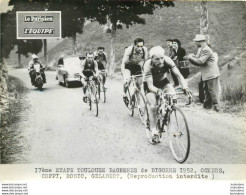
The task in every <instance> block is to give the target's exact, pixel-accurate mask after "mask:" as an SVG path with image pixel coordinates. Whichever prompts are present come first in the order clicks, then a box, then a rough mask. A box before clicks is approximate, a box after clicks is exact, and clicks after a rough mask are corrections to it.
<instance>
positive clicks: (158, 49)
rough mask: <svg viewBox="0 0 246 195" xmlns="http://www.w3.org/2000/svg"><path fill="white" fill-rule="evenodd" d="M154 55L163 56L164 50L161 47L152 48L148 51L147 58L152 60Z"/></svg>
mask: <svg viewBox="0 0 246 195" xmlns="http://www.w3.org/2000/svg"><path fill="white" fill-rule="evenodd" d="M154 55H161V56H162V55H165V50H164V49H163V48H162V47H161V46H155V47H152V48H151V49H150V50H149V56H150V58H152V57H153V56H154Z"/></svg>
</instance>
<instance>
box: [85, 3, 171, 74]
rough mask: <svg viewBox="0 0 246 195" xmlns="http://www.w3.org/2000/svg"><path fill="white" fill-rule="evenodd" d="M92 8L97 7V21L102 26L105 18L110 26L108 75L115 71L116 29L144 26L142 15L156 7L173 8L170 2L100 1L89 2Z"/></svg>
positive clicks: (151, 12)
mask: <svg viewBox="0 0 246 195" xmlns="http://www.w3.org/2000/svg"><path fill="white" fill-rule="evenodd" d="M90 2H91V3H90V4H91V6H92V7H98V11H97V13H98V15H97V20H98V19H99V20H98V21H99V23H101V24H104V23H105V20H104V19H105V18H107V19H108V20H109V21H110V23H111V24H112V25H111V26H112V28H111V48H110V62H109V73H110V74H113V73H114V69H115V50H114V43H115V38H116V31H117V29H121V28H122V27H123V24H124V25H126V27H129V26H131V25H133V24H145V20H144V19H143V18H141V17H140V15H142V14H153V12H154V10H155V9H156V8H158V7H164V6H174V4H173V2H171V1H146V0H142V1H124V0H121V1H120V0H115V1H111V0H101V1H95V0H93V1H90Z"/></svg>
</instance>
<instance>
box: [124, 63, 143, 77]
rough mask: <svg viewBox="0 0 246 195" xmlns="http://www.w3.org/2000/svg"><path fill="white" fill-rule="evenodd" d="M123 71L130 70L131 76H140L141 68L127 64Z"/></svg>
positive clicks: (137, 65)
mask: <svg viewBox="0 0 246 195" xmlns="http://www.w3.org/2000/svg"><path fill="white" fill-rule="evenodd" d="M125 69H128V70H130V72H131V76H132V75H138V74H142V68H141V66H140V65H139V64H132V63H127V64H126V65H125Z"/></svg>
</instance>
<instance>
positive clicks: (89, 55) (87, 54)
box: [86, 51, 94, 57]
mask: <svg viewBox="0 0 246 195" xmlns="http://www.w3.org/2000/svg"><path fill="white" fill-rule="evenodd" d="M86 56H88V57H93V56H94V53H93V52H91V51H90V52H87V53H86Z"/></svg>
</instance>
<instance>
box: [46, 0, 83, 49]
mask: <svg viewBox="0 0 246 195" xmlns="http://www.w3.org/2000/svg"><path fill="white" fill-rule="evenodd" d="M84 2H85V1H84V0H80V1H68V0H53V1H51V3H50V5H49V11H52V10H53V11H61V17H62V37H63V38H65V37H71V38H72V41H73V53H74V54H76V50H77V48H76V34H77V33H79V34H81V33H82V32H83V27H84V23H85V16H84V12H83V10H84V7H83V5H84Z"/></svg>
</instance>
